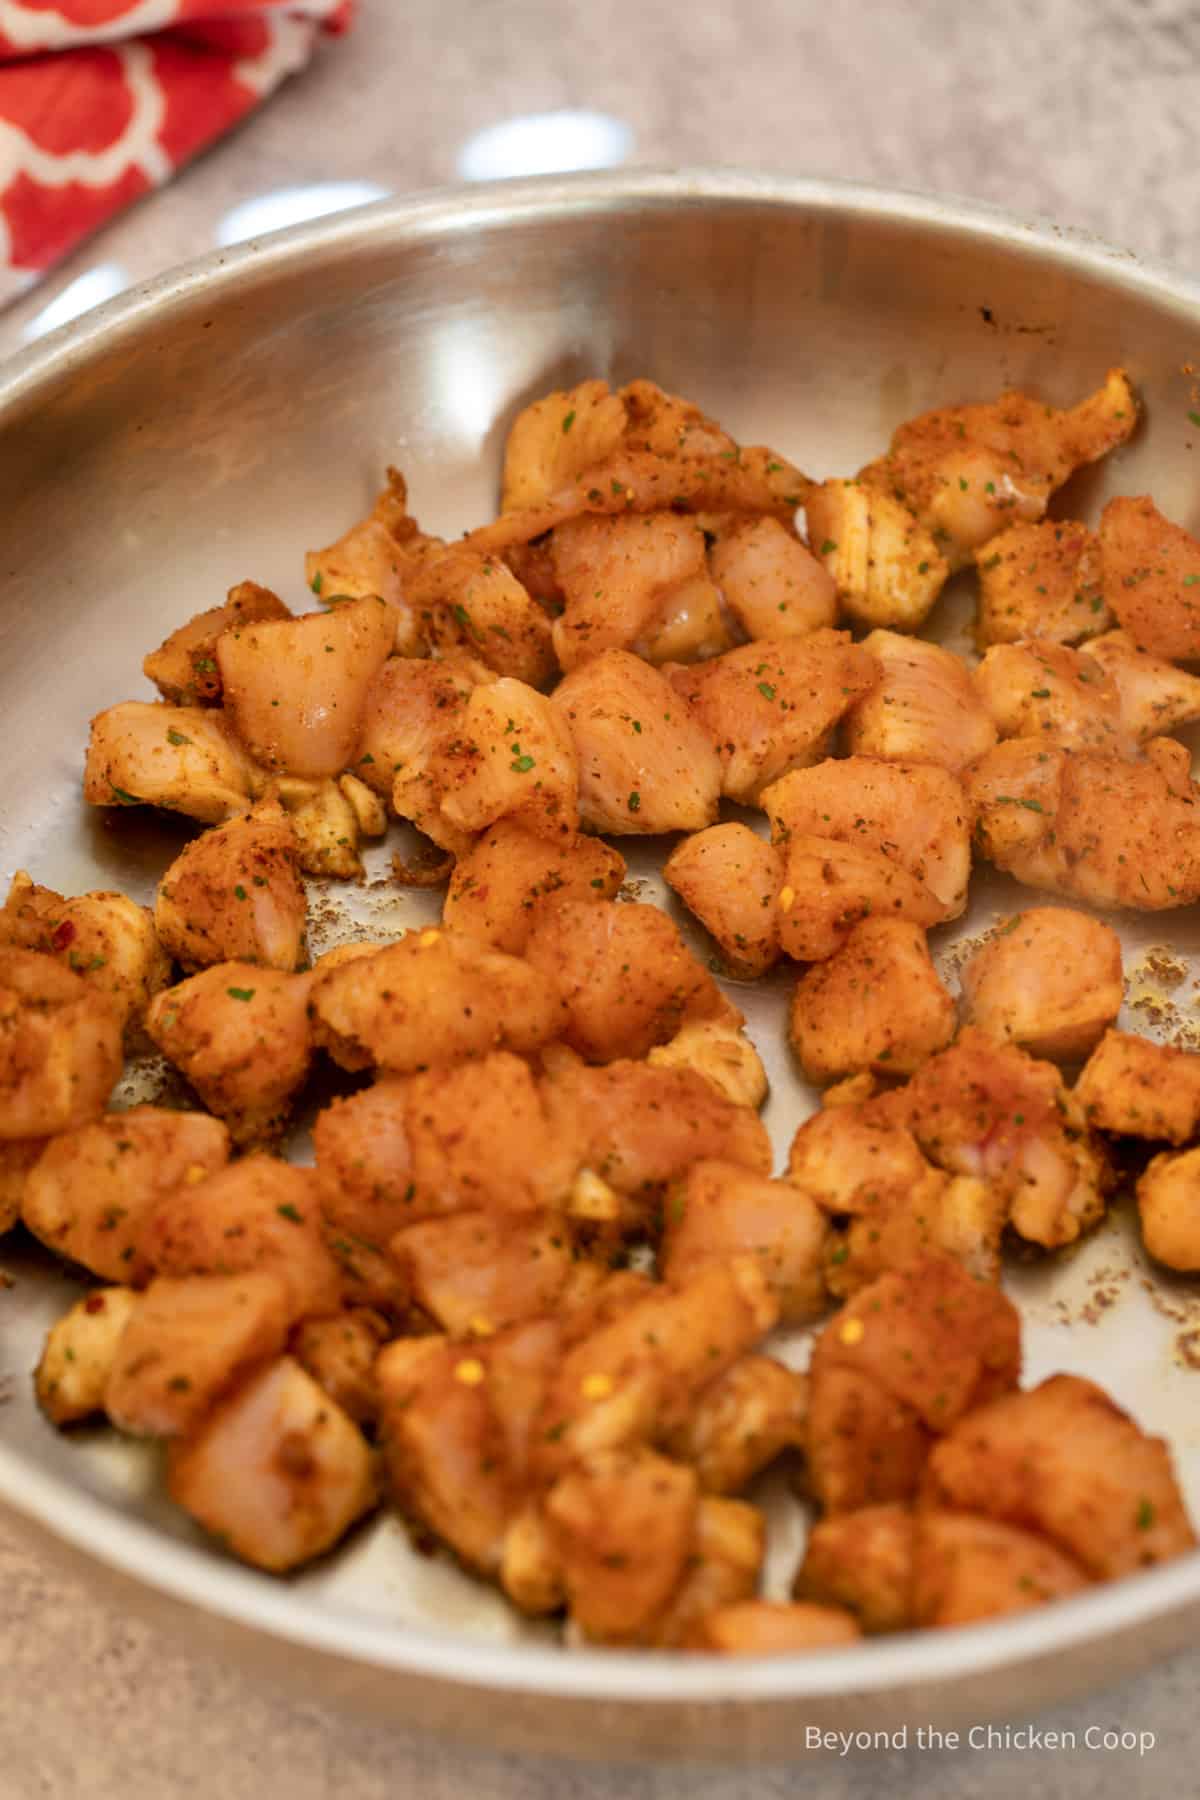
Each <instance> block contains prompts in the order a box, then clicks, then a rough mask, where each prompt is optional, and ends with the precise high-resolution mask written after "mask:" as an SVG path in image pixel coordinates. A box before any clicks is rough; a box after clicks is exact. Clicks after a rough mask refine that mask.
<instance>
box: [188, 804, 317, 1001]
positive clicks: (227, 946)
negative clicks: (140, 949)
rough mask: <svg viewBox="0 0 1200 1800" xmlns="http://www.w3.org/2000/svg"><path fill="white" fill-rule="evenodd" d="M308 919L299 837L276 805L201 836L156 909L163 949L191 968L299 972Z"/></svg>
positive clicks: (261, 807) (265, 806) (258, 808)
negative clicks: (250, 966) (234, 966)
mask: <svg viewBox="0 0 1200 1800" xmlns="http://www.w3.org/2000/svg"><path fill="white" fill-rule="evenodd" d="M307 917H308V906H307V901H306V899H305V895H304V884H303V883H302V881H301V880H300V870H299V846H298V844H297V842H296V834H295V832H294V831H293V830H292V826H291V822H290V820H289V819H288V817H287V814H286V813H285V812H284V811H283V808H282V807H281V806H279V805H278V804H277V803H276V802H274V801H260V802H259V804H258V805H257V806H256V807H255V808H254V811H253V812H251V813H247V814H246V816H245V817H244V818H240V819H231V820H230V821H229V823H228V824H227V825H217V826H214V827H213V829H212V830H211V831H206V832H203V833H202V834H201V836H200V837H198V838H193V840H192V842H191V843H190V844H188V845H187V846H186V847H185V848H184V849H183V850H181V851H180V853H179V855H178V856H177V857H176V858H175V861H174V862H173V863H172V864H171V866H170V868H169V869H168V870H167V872H166V874H165V875H164V876H163V878H162V880H161V881H160V882H159V884H158V896H157V899H156V900H155V905H154V925H155V929H156V930H157V932H158V936H159V939H160V941H161V943H162V945H163V948H164V949H165V950H166V951H168V952H169V954H170V955H172V956H173V957H175V958H176V960H177V961H179V962H181V963H182V964H183V966H184V968H185V969H199V968H204V967H206V966H207V965H209V964H211V963H220V962H249V963H261V964H262V965H263V966H264V967H266V968H269V969H284V970H288V969H294V968H295V967H296V966H297V964H298V963H299V962H300V961H301V960H302V959H303V956H304V929H305V925H306V923H307Z"/></svg>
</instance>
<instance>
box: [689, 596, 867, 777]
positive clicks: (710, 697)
mask: <svg viewBox="0 0 1200 1800" xmlns="http://www.w3.org/2000/svg"><path fill="white" fill-rule="evenodd" d="M666 673H667V675H668V677H669V679H670V681H671V685H672V686H673V687H674V688H675V690H676V692H677V693H679V694H682V695H683V697H684V699H685V700H686V701H687V703H688V705H689V707H690V708H691V711H692V713H693V715H694V716H695V718H696V719H697V720H699V722H700V724H701V725H702V726H703V727H704V729H705V730H706V731H707V733H708V736H709V739H710V741H711V743H712V745H713V748H714V749H715V751H716V753H717V756H718V758H719V759H720V763H721V792H722V793H723V794H725V795H727V796H728V797H729V798H730V799H731V800H738V801H741V802H742V803H744V804H745V805H748V806H753V805H756V804H757V802H758V797H759V795H760V794H761V792H762V790H763V788H764V787H766V786H767V785H768V783H770V782H772V781H777V780H778V779H779V777H780V776H782V775H785V774H787V773H788V771H789V770H790V769H801V768H807V767H808V766H809V764H811V763H814V762H817V761H819V760H820V758H821V757H823V756H824V755H826V754H827V752H828V749H829V744H830V740H831V738H832V734H833V730H834V727H835V726H836V725H837V722H838V720H839V719H840V718H841V717H842V715H843V713H844V712H845V711H846V710H847V708H848V707H849V706H850V705H851V704H852V703H853V702H854V700H856V699H857V698H858V697H859V696H860V695H861V694H864V693H866V692H867V691H868V690H869V689H870V688H871V687H873V686H874V684H875V682H876V681H877V680H878V679H879V665H878V663H877V662H876V661H875V660H874V658H873V657H872V656H870V655H869V654H868V653H867V652H866V651H865V650H864V649H862V648H860V646H859V645H857V644H853V643H851V641H850V634H849V632H846V631H825V630H822V631H814V632H811V633H809V635H808V636H807V637H803V638H785V639H782V640H780V641H778V642H773V643H754V644H743V645H741V647H740V648H739V649H737V650H729V651H727V652H726V653H725V654H724V655H723V656H718V657H714V658H713V659H712V660H711V661H710V662H705V663H699V664H697V665H696V666H695V667H691V668H685V667H681V666H679V665H677V664H676V665H672V666H671V667H669V668H668V669H667V670H666Z"/></svg>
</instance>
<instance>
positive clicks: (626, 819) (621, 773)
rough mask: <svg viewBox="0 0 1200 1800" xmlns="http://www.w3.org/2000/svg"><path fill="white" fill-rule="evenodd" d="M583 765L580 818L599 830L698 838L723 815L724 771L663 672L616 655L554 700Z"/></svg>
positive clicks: (569, 680) (592, 666)
mask: <svg viewBox="0 0 1200 1800" xmlns="http://www.w3.org/2000/svg"><path fill="white" fill-rule="evenodd" d="M553 704H554V705H555V706H556V707H557V708H559V709H560V710H561V712H562V715H563V717H564V718H565V719H566V721H567V724H568V726H569V728H570V732H571V737H572V739H573V740H574V744H575V750H576V754H577V756H578V758H579V813H580V817H581V819H582V821H583V823H584V825H586V826H588V827H589V828H590V829H591V830H593V831H605V832H612V833H614V834H616V835H618V836H620V835H636V834H641V835H645V834H652V833H656V832H663V831H699V830H700V829H701V828H702V827H703V826H705V825H711V824H712V823H713V821H714V820H715V819H716V816H717V802H718V797H719V795H720V788H721V768H720V763H719V761H718V758H717V755H716V752H715V751H714V750H713V748H712V745H711V744H710V742H709V740H708V737H707V735H706V733H705V731H704V729H703V727H702V726H701V725H700V723H699V721H698V720H696V719H694V718H693V717H692V715H691V713H690V711H689V709H688V705H687V702H686V701H685V700H684V699H683V698H682V697H681V696H680V695H679V694H677V693H676V692H675V690H674V689H673V688H672V687H671V685H670V683H669V682H668V681H666V680H665V679H664V678H663V676H662V675H660V674H659V673H658V671H657V670H656V669H652V668H650V667H649V666H648V664H646V663H644V662H642V661H641V660H640V658H638V657H636V656H631V655H630V654H629V653H628V651H625V650H609V651H606V652H605V653H604V654H603V655H602V656H597V657H595V658H593V660H592V661H591V662H589V663H587V664H585V665H584V667H583V668H581V669H576V670H575V671H574V672H573V673H572V674H570V675H568V676H567V677H566V679H565V680H564V681H562V682H560V683H559V685H558V687H557V688H556V690H555V692H554V695H553Z"/></svg>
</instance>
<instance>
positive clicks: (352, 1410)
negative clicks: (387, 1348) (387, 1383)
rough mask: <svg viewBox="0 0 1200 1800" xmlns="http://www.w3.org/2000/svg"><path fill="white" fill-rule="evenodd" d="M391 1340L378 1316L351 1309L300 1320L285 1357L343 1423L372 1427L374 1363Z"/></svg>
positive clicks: (375, 1389) (375, 1407)
mask: <svg viewBox="0 0 1200 1800" xmlns="http://www.w3.org/2000/svg"><path fill="white" fill-rule="evenodd" d="M391 1335H392V1326H391V1325H390V1324H389V1322H388V1320H387V1319H386V1318H384V1317H383V1316H382V1314H380V1313H377V1312H374V1311H372V1310H370V1309H369V1308H367V1307H365V1306H355V1307H351V1308H348V1309H347V1310H346V1311H345V1312H341V1313H338V1314H337V1315H336V1316H334V1317H331V1318H327V1319H305V1320H304V1321H303V1322H302V1323H301V1324H299V1325H298V1326H297V1327H296V1329H295V1331H294V1332H293V1334H292V1337H291V1341H290V1344H289V1351H290V1354H291V1355H292V1356H294V1357H295V1359H296V1361H297V1362H298V1363H299V1364H300V1367H301V1368H302V1369H304V1370H305V1371H306V1373H307V1374H309V1375H311V1376H312V1378H313V1380H314V1381H315V1382H316V1383H317V1385H318V1387H320V1388H322V1389H323V1390H324V1392H325V1393H327V1394H328V1395H329V1398H330V1399H331V1400H332V1401H333V1402H334V1404H335V1405H336V1406H340V1407H341V1409H342V1411H343V1412H344V1413H345V1414H346V1416H347V1418H350V1419H353V1420H354V1423H355V1424H356V1425H373V1424H374V1423H375V1420H376V1419H377V1418H378V1416H379V1386H378V1383H377V1382H376V1380H375V1359H376V1357H377V1356H378V1355H379V1352H380V1350H381V1349H382V1347H383V1345H384V1344H385V1343H386V1342H387V1340H388V1338H389V1337H390V1336H391Z"/></svg>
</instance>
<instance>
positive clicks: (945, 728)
mask: <svg viewBox="0 0 1200 1800" xmlns="http://www.w3.org/2000/svg"><path fill="white" fill-rule="evenodd" d="M861 648H862V650H863V651H864V652H866V653H869V654H870V655H871V656H873V657H874V658H875V660H876V662H877V663H878V664H879V667H880V670H881V672H882V673H881V677H880V679H879V680H878V681H876V682H875V684H874V685H873V686H872V687H871V688H870V689H869V690H868V691H867V692H866V693H865V694H863V695H862V696H861V698H859V699H857V700H855V702H854V704H853V705H852V706H851V708H850V711H849V712H848V713H847V715H846V720H845V738H846V748H847V749H848V750H849V751H850V753H851V755H852V756H880V757H884V758H886V759H887V760H889V761H895V762H931V763H940V764H941V765H942V767H943V768H945V769H950V770H951V771H952V772H953V773H954V774H957V773H958V772H959V770H960V769H962V768H964V767H965V766H966V764H967V763H969V762H974V761H975V759H976V757H979V756H983V755H984V754H985V752H986V751H988V750H990V749H991V748H992V745H993V744H994V743H995V742H996V728H995V725H994V724H993V722H992V720H991V717H990V716H989V714H988V712H987V709H986V707H985V706H984V705H983V703H982V702H981V700H980V696H979V694H978V693H977V692H976V689H975V687H974V686H973V684H972V681H971V675H970V671H969V670H968V669H967V667H966V665H965V663H964V662H963V661H962V658H961V657H958V656H955V654H954V652H953V651H951V650H943V649H942V647H941V645H940V644H928V643H926V642H925V641H924V640H923V639H921V638H914V637H905V636H903V635H902V634H901V633H900V632H897V631H872V632H871V633H870V634H869V636H867V637H865V638H864V639H863V642H862V646H861Z"/></svg>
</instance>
